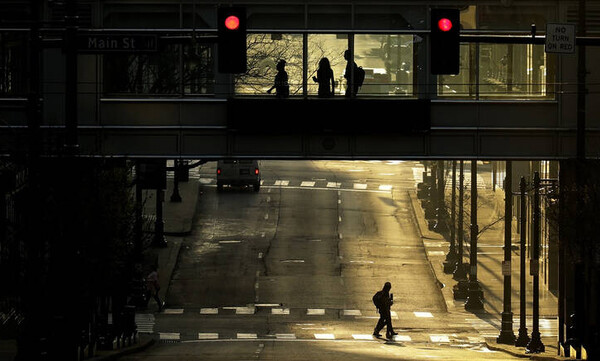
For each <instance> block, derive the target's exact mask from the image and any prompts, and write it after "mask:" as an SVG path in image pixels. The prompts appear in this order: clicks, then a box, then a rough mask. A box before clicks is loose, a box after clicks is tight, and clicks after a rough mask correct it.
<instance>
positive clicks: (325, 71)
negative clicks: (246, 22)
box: [313, 58, 335, 98]
mask: <svg viewBox="0 0 600 361" xmlns="http://www.w3.org/2000/svg"><path fill="white" fill-rule="evenodd" d="M313 80H314V81H315V82H317V83H319V98H329V97H332V96H333V94H334V92H335V80H334V79H333V70H332V69H331V65H330V64H329V59H327V58H322V59H321V60H320V61H319V69H317V76H313ZM330 85H331V87H330Z"/></svg>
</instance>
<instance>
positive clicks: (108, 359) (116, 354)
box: [88, 338, 156, 361]
mask: <svg viewBox="0 0 600 361" xmlns="http://www.w3.org/2000/svg"><path fill="white" fill-rule="evenodd" d="M155 343H156V340H155V339H153V338H152V339H149V340H147V341H145V342H143V343H141V342H140V343H139V344H137V345H135V346H130V347H127V348H125V349H121V350H115V351H113V352H112V353H110V354H108V355H102V356H96V357H92V358H91V359H88V361H113V360H118V359H119V358H121V357H123V356H127V355H131V354H134V353H137V352H141V351H144V350H146V349H147V348H149V347H150V346H152V345H154V344H155Z"/></svg>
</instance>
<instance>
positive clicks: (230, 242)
mask: <svg viewBox="0 0 600 361" xmlns="http://www.w3.org/2000/svg"><path fill="white" fill-rule="evenodd" d="M219 243H220V244H235V243H242V241H235V240H229V241H219Z"/></svg>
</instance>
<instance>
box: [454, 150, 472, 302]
mask: <svg viewBox="0 0 600 361" xmlns="http://www.w3.org/2000/svg"><path fill="white" fill-rule="evenodd" d="M464 178H465V177H464V161H462V160H461V161H460V163H459V176H458V263H457V264H456V269H455V270H454V275H453V276H452V278H454V279H455V280H457V281H458V283H457V284H456V285H454V287H453V288H452V291H453V293H454V299H455V300H464V299H466V298H467V291H468V290H469V283H468V281H467V272H466V267H465V264H464V263H463V254H464V252H463V248H464V247H463V243H464V242H463V238H464V229H463V228H464V216H465V213H464V207H463V203H464V194H465V191H464Z"/></svg>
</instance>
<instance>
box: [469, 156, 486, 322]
mask: <svg viewBox="0 0 600 361" xmlns="http://www.w3.org/2000/svg"><path fill="white" fill-rule="evenodd" d="M478 234H479V226H478V225H477V160H476V159H472V160H471V247H470V248H471V249H470V252H469V263H470V265H471V267H470V270H469V293H468V296H467V302H465V310H467V311H481V310H483V291H482V290H481V286H480V285H479V281H478V280H477V235H478Z"/></svg>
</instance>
